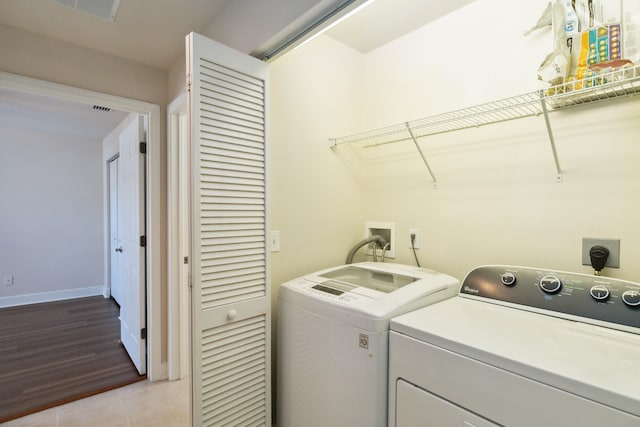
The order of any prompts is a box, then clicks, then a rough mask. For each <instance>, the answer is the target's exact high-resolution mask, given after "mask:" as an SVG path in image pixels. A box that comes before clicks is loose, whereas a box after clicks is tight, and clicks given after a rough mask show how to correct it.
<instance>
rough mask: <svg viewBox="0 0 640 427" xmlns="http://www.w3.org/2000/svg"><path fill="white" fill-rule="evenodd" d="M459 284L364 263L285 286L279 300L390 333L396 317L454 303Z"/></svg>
mask: <svg viewBox="0 0 640 427" xmlns="http://www.w3.org/2000/svg"><path fill="white" fill-rule="evenodd" d="M358 270H360V271H358ZM354 283H359V285H358V284H354ZM459 284H460V282H459V280H458V279H456V278H454V277H451V276H449V275H446V274H443V273H439V272H436V271H433V270H429V269H425V268H419V267H414V266H409V265H403V264H395V263H373V262H364V263H357V264H349V265H344V266H336V267H331V268H328V269H325V270H321V271H318V272H315V273H311V274H308V275H306V276H303V277H301V278H298V279H294V280H291V281H289V282H286V283H283V284H282V285H281V286H280V289H279V292H278V295H279V299H280V300H281V301H283V302H285V303H289V304H293V305H295V306H297V307H299V308H301V309H304V310H307V311H309V312H311V313H314V314H316V315H319V316H323V317H326V318H331V319H333V320H335V321H336V322H340V323H344V324H348V325H351V326H354V327H358V328H362V329H366V330H368V331H375V332H380V333H386V332H387V331H388V330H389V321H390V319H391V318H392V317H395V316H398V315H400V314H403V313H406V312H409V311H412V310H415V309H417V308H420V307H424V306H425V305H428V304H432V303H434V302H437V301H441V300H443V299H446V298H451V297H453V296H454V295H456V293H457V290H458V288H459ZM381 288H384V290H382V289H381Z"/></svg>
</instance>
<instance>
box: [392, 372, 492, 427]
mask: <svg viewBox="0 0 640 427" xmlns="http://www.w3.org/2000/svg"><path fill="white" fill-rule="evenodd" d="M396 390H397V398H396V414H395V415H396V427H409V426H443V427H444V426H460V427H498V424H494V423H492V422H490V421H487V420H486V419H484V418H481V417H478V416H477V415H474V414H472V413H471V412H469V411H466V410H464V409H463V408H461V407H459V406H456V405H454V404H452V403H450V402H447V401H446V400H444V399H441V398H439V397H437V396H435V395H433V394H431V393H429V392H428V391H425V390H423V389H421V388H418V387H416V386H414V385H413V384H411V383H408V382H406V381H403V380H398V382H397V388H396Z"/></svg>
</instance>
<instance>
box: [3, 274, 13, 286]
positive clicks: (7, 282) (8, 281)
mask: <svg viewBox="0 0 640 427" xmlns="http://www.w3.org/2000/svg"><path fill="white" fill-rule="evenodd" d="M2 283H4V285H5V286H12V285H13V276H4V279H3V280H2Z"/></svg>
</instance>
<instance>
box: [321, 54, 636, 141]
mask: <svg viewBox="0 0 640 427" xmlns="http://www.w3.org/2000/svg"><path fill="white" fill-rule="evenodd" d="M639 92H640V66H637V67H630V68H623V69H620V70H616V71H611V72H609V73H604V74H600V75H597V76H593V77H588V78H585V79H582V80H576V81H572V82H569V83H564V84H560V85H557V86H552V87H550V88H548V89H546V90H542V91H537V92H530V93H527V94H524V95H518V96H514V97H511V98H505V99H502V100H499V101H492V102H487V103H485V104H480V105H476V106H473V107H468V108H463V109H460V110H456V111H451V112H447V113H443V114H438V115H435V116H429V117H425V118H422V119H418V120H413V121H409V122H405V123H401V124H397V125H392V126H387V127H383V128H379V129H374V130H370V131H366V132H361V133H357V134H352V135H348V136H344V137H340V138H330V139H329V141H330V145H331V146H332V147H334V146H336V145H339V144H345V143H348V144H357V145H359V146H363V147H374V146H379V145H384V144H391V143H395V142H401V141H410V140H414V142H415V140H416V139H419V138H422V137H425V136H430V135H436V134H440V133H446V132H453V131H456V130H462V129H468V128H473V127H479V126H484V125H488V124H493V123H499V122H504V121H507V120H514V119H520V118H524V117H530V116H537V115H540V114H544V115H545V117H546V115H547V113H548V112H552V111H558V110H561V109H565V108H569V107H573V106H577V105H582V104H586V103H594V102H598V101H603V100H609V99H612V98H616V97H620V96H631V95H635V94H637V93H639ZM545 104H546V105H545ZM547 107H548V108H547Z"/></svg>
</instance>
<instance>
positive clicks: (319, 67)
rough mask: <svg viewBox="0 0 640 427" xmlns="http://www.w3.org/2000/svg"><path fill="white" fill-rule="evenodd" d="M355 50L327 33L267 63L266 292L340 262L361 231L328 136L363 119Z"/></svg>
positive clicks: (345, 172)
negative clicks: (269, 238)
mask: <svg viewBox="0 0 640 427" xmlns="http://www.w3.org/2000/svg"><path fill="white" fill-rule="evenodd" d="M362 65H363V64H362V56H361V55H360V54H358V53H357V52H355V51H353V50H352V49H349V48H347V47H345V46H344V45H341V44H339V43H336V42H335V41H333V40H331V39H329V38H321V39H318V40H317V42H314V43H312V44H309V45H305V46H303V48H300V49H298V50H294V51H292V52H290V53H288V54H286V55H284V56H283V57H282V58H280V59H278V60H277V61H275V62H273V63H272V65H271V66H270V76H271V93H270V101H269V114H270V117H269V119H270V121H269V123H270V126H271V127H270V132H269V144H270V150H271V151H270V155H271V162H270V183H271V199H270V208H271V229H272V230H279V231H280V233H281V251H280V252H276V253H273V254H272V257H271V261H272V284H273V286H274V290H273V293H272V295H273V297H274V299H275V298H276V297H277V289H278V286H279V285H280V284H281V283H282V282H284V281H286V280H289V279H292V278H294V277H296V276H300V275H302V274H304V273H308V272H310V271H314V270H318V269H320V268H323V267H328V266H331V265H336V264H340V263H343V262H344V260H345V258H346V256H347V254H348V252H349V249H350V248H351V246H352V245H353V244H354V243H356V242H357V241H359V240H361V239H362V238H363V233H364V225H363V223H362V221H363V219H364V216H363V210H362V206H363V200H362V196H363V193H362V191H361V189H360V188H359V186H358V183H357V180H356V179H355V177H354V175H353V174H352V173H351V172H350V166H349V165H348V164H345V163H344V161H343V160H342V159H341V158H340V157H338V156H336V153H334V152H333V151H332V150H331V149H330V148H329V140H328V138H329V136H335V135H340V134H343V133H349V132H353V131H354V129H357V128H358V127H360V126H361V125H362V113H363V109H362V99H363V93H362V89H363V86H362V83H363V74H362V72H363V67H362Z"/></svg>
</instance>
